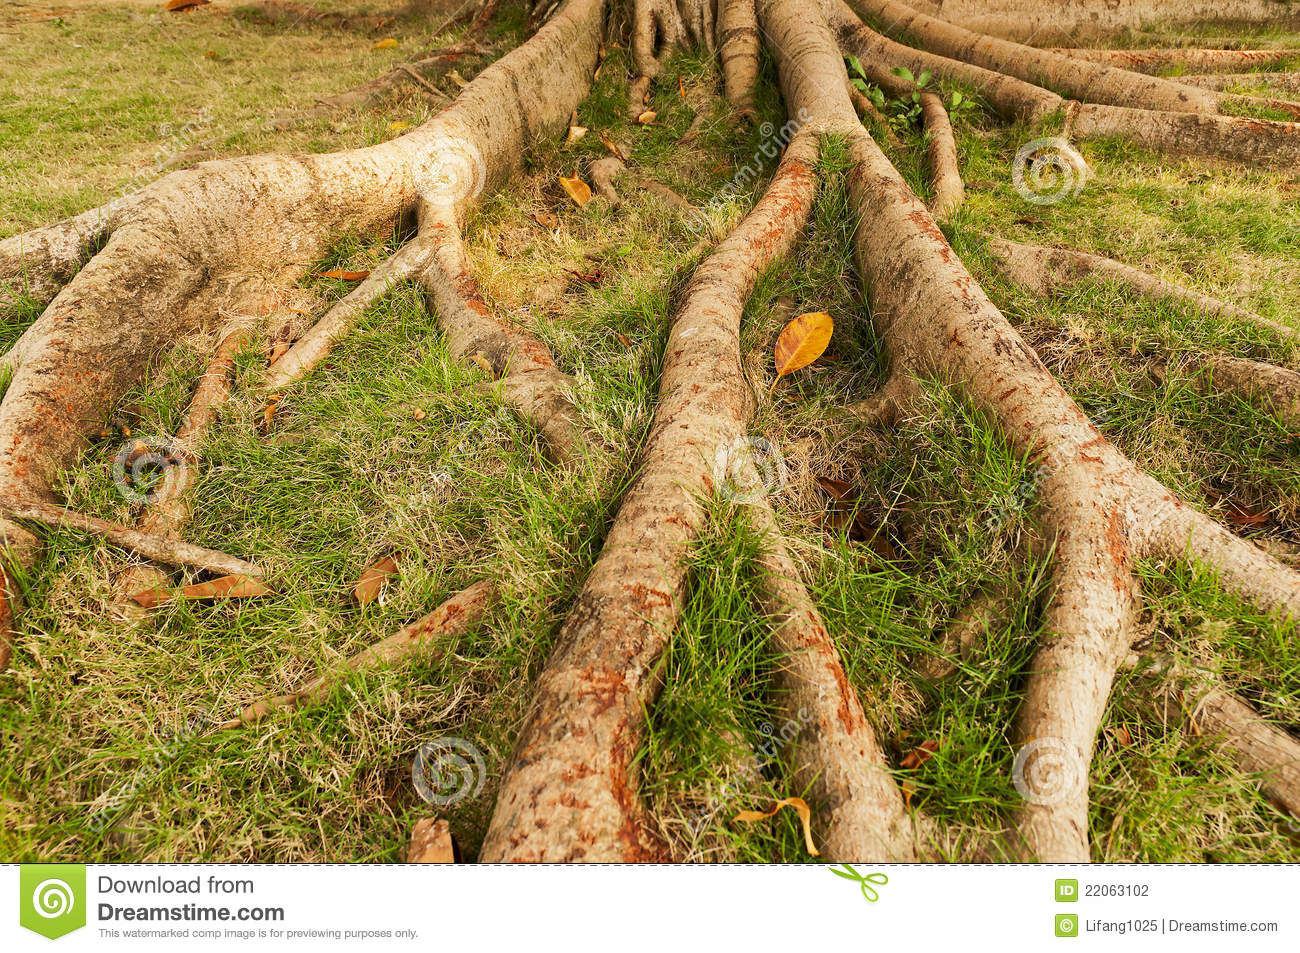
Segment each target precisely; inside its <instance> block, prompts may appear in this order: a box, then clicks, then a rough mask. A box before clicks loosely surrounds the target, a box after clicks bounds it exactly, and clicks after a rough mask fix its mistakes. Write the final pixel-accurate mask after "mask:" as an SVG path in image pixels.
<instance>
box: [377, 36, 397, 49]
mask: <svg viewBox="0 0 1300 953" xmlns="http://www.w3.org/2000/svg"><path fill="white" fill-rule="evenodd" d="M396 46H397V41H396V40H394V39H393V38H392V37H391V36H386V37H384V38H383V39H382V40H379V41H378V42H376V43H375V45H374V46H372V47H371V49H372V50H391V49H393V48H395V47H396Z"/></svg>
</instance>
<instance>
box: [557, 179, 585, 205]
mask: <svg viewBox="0 0 1300 953" xmlns="http://www.w3.org/2000/svg"><path fill="white" fill-rule="evenodd" d="M560 186H561V187H562V188H563V189H564V191H565V192H567V193H569V198H571V199H573V201H574V203H575V204H576V205H577V206H578V208H583V207H584V206H586V204H587V203H588V202H590V201H591V186H589V185H588V184H587V183H586V182H584V181H582V179H580V178H578V173H577V170H576V169H575V170H574V173H573V178H571V179H566V178H565V177H564V176H560Z"/></svg>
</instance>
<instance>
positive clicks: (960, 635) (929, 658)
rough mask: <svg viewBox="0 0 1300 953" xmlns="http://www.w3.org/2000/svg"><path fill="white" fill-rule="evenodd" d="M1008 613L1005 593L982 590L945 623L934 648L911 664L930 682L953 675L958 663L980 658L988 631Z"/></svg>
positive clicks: (1009, 606)
mask: <svg viewBox="0 0 1300 953" xmlns="http://www.w3.org/2000/svg"><path fill="white" fill-rule="evenodd" d="M1011 612H1012V605H1011V602H1010V600H1009V599H1008V598H1007V596H1006V593H1003V592H984V593H981V594H980V595H978V596H976V597H975V598H974V599H972V600H971V601H970V602H969V603H967V604H966V607H965V608H963V609H962V610H961V611H960V612H958V613H957V615H956V616H954V617H953V618H952V619H951V620H950V621H949V622H948V624H947V625H946V626H944V628H943V631H942V632H941V633H940V634H939V639H938V642H937V644H936V645H935V651H934V652H933V653H932V654H929V655H926V656H924V657H922V658H921V659H918V660H916V661H915V662H914V663H913V664H914V665H915V666H916V670H917V672H918V673H920V675H921V677H922V678H926V679H928V680H930V681H932V682H939V681H943V680H944V679H945V678H949V677H951V676H952V675H954V674H956V672H957V668H958V663H959V662H961V663H966V664H969V663H971V662H973V661H975V660H976V659H978V658H979V656H980V655H981V654H982V653H983V652H984V647H985V644H986V643H987V641H988V634H989V632H990V631H992V630H993V629H994V628H996V627H997V626H998V625H1000V624H1002V623H1003V622H1004V621H1005V620H1006V618H1007V617H1008V616H1009V615H1010V614H1011Z"/></svg>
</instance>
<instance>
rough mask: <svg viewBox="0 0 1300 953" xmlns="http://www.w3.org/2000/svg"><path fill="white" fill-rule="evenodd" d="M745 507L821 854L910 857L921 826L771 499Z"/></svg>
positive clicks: (800, 784) (798, 769) (798, 778)
mask: <svg viewBox="0 0 1300 953" xmlns="http://www.w3.org/2000/svg"><path fill="white" fill-rule="evenodd" d="M749 515H750V519H751V521H752V522H753V523H754V527H755V529H757V530H758V531H759V533H760V534H761V535H762V537H763V540H764V547H763V551H762V554H761V556H760V560H759V561H760V565H761V567H762V569H763V573H762V575H761V577H760V592H761V598H762V602H763V607H764V609H765V611H766V613H767V615H768V617H769V618H770V619H771V620H772V622H773V632H772V644H773V647H774V648H775V649H776V651H777V652H778V653H779V654H780V656H781V663H780V665H779V666H778V668H777V670H776V682H777V694H776V701H777V702H778V703H779V705H780V708H781V717H782V721H783V725H784V726H789V728H790V732H789V733H790V734H791V735H792V736H793V737H792V738H790V739H789V740H790V742H791V748H792V751H791V760H792V762H793V764H794V775H793V780H794V787H795V789H796V790H799V791H806V792H808V793H807V794H806V795H805V797H806V798H807V800H808V801H809V802H810V804H811V805H812V807H813V810H814V811H815V812H816V818H817V824H815V825H814V827H815V830H816V832H817V833H819V834H820V833H822V832H824V835H823V836H822V837H821V838H820V839H819V845H818V846H819V848H820V850H821V854H822V856H823V857H825V858H826V859H827V860H837V859H838V860H845V861H850V860H865V859H868V858H870V859H873V860H891V861H896V862H905V861H911V860H915V859H916V856H917V851H916V846H915V844H914V840H915V838H916V836H917V832H916V831H915V830H914V829H913V822H912V818H911V817H909V815H908V812H907V809H906V806H905V805H904V802H903V797H902V793H901V792H900V790H899V787H898V785H897V784H895V783H894V780H893V778H892V777H891V776H890V773H889V764H888V761H887V760H886V758H885V753H884V751H883V750H881V747H880V744H879V742H878V741H877V740H876V736H875V732H874V731H872V728H871V725H870V723H869V722H868V721H867V718H866V715H865V714H864V713H863V711H862V705H861V703H860V702H859V701H858V696H857V693H856V692H855V691H854V690H853V688H852V687H851V686H850V684H849V681H848V676H847V675H846V674H845V672H844V667H843V664H842V663H841V662H840V657H839V652H837V651H836V649H835V644H834V642H832V641H831V638H830V634H829V633H828V632H827V631H826V627H825V625H823V624H822V620H821V616H820V614H819V613H818V612H817V607H816V605H815V604H814V602H813V600H812V597H811V596H810V595H809V594H808V590H807V589H806V588H805V587H804V584H803V583H802V582H801V581H800V579H799V573H798V570H797V569H796V568H795V565H794V562H793V560H791V558H790V554H789V552H788V551H787V550H786V547H785V543H784V542H783V541H782V539H781V531H780V529H779V527H778V525H777V521H776V516H775V514H774V513H773V511H772V507H771V504H770V503H768V501H767V500H762V501H760V502H759V503H758V504H757V505H755V506H753V507H751V509H750V512H749ZM782 733H783V737H784V736H785V734H786V729H785V728H784V727H783V729H782Z"/></svg>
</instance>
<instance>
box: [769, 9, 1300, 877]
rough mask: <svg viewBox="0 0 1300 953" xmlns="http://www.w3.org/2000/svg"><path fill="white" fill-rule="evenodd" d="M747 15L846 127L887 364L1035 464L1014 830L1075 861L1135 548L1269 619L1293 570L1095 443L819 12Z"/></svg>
mask: <svg viewBox="0 0 1300 953" xmlns="http://www.w3.org/2000/svg"><path fill="white" fill-rule="evenodd" d="M759 17H760V22H761V23H762V24H763V27H764V32H765V34H766V35H768V36H770V37H771V38H772V41H773V43H772V46H773V49H774V51H775V53H776V56H777V64H778V69H779V71H780V75H781V82H782V88H783V91H784V93H785V98H786V103H787V106H788V108H789V109H790V110H791V111H795V110H798V109H800V108H805V109H808V110H809V113H810V114H811V115H812V116H813V117H814V119H813V122H814V123H818V122H820V123H822V124H824V126H825V127H827V128H834V129H837V130H839V129H843V130H844V131H845V135H846V137H847V138H848V142H849V155H850V159H851V161H852V162H853V165H852V166H851V168H850V173H849V188H850V195H851V197H852V199H853V201H854V202H855V204H856V205H857V208H858V210H859V212H860V214H861V221H862V222H863V223H869V225H868V224H864V225H863V226H862V227H860V228H859V229H858V231H857V234H856V260H857V263H858V267H859V268H860V269H861V271H862V273H863V275H864V277H865V278H866V279H867V282H868V285H869V287H870V289H871V301H870V304H871V313H872V320H873V322H874V323H875V324H876V326H877V331H878V334H879V335H880V337H881V339H882V340H883V341H884V342H885V343H886V346H887V347H888V349H889V352H890V356H891V358H892V363H893V371H894V373H895V374H898V373H900V372H902V373H907V374H909V375H911V376H914V377H932V378H937V379H940V380H945V381H948V382H950V386H952V387H953V388H954V389H955V391H956V392H957V393H958V394H959V395H961V396H962V397H964V399H966V400H967V401H969V402H970V403H971V404H972V405H973V406H974V408H975V409H977V410H978V411H979V412H981V413H984V414H987V415H988V418H989V419H991V420H993V421H994V422H995V423H996V424H997V425H998V426H999V427H1000V428H1001V429H1002V431H1003V432H1004V433H1005V434H1006V436H1007V438H1008V439H1009V440H1010V441H1011V442H1012V444H1013V446H1014V447H1015V448H1016V449H1017V451H1018V452H1022V453H1025V454H1026V455H1027V456H1029V457H1030V458H1031V459H1032V460H1033V461H1034V462H1035V464H1036V465H1037V466H1038V473H1039V475H1040V478H1039V481H1038V487H1039V498H1038V511H1039V513H1040V516H1041V520H1042V522H1043V524H1044V528H1045V529H1046V530H1047V531H1048V533H1049V535H1050V537H1051V541H1052V542H1053V543H1054V548H1053V553H1054V561H1053V575H1054V581H1055V588H1054V591H1053V593H1052V596H1051V598H1050V600H1049V603H1048V605H1047V607H1046V611H1045V614H1044V626H1045V628H1046V630H1047V632H1048V633H1049V635H1048V636H1046V637H1045V638H1044V639H1043V641H1042V643H1041V645H1040V648H1039V651H1038V654H1037V657H1036V658H1035V659H1034V661H1033V663H1032V666H1031V674H1030V676H1029V680H1028V684H1027V686H1026V694H1025V700H1024V704H1023V706H1022V709H1021V714H1020V717H1019V723H1018V735H1019V737H1020V738H1021V739H1022V741H1023V742H1024V743H1025V744H1026V745H1027V747H1026V749H1025V750H1024V751H1022V752H1021V755H1022V756H1023V757H1024V758H1025V759H1026V760H1028V759H1030V758H1033V757H1034V755H1035V753H1036V752H1038V754H1039V757H1038V759H1037V762H1036V763H1037V764H1038V765H1039V767H1040V768H1041V766H1042V765H1043V764H1044V763H1045V762H1044V761H1043V758H1042V756H1041V754H1042V750H1041V749H1042V748H1043V746H1048V747H1050V748H1051V749H1052V751H1053V752H1055V754H1056V756H1057V759H1056V760H1057V763H1058V764H1057V766H1058V767H1062V768H1063V769H1064V770H1066V771H1068V772H1069V773H1068V775H1067V776H1066V780H1068V782H1069V783H1068V784H1065V785H1064V786H1063V787H1062V788H1061V789H1060V790H1059V791H1056V792H1054V796H1053V797H1052V798H1050V799H1040V798H1037V797H1034V798H1027V803H1026V805H1025V806H1024V807H1023V808H1022V810H1021V811H1019V812H1018V816H1017V818H1016V830H1017V835H1016V836H1017V837H1018V838H1019V839H1020V841H1021V843H1020V844H1019V848H1018V849H1019V850H1021V851H1023V852H1024V853H1025V854H1027V855H1030V856H1035V857H1038V858H1039V859H1042V860H1063V861H1064V860H1068V861H1080V860H1086V859H1087V857H1088V848H1087V841H1086V831H1087V806H1088V795H1087V766H1088V764H1089V762H1090V760H1091V752H1092V750H1093V745H1094V741H1095V736H1096V732H1097V729H1098V726H1099V724H1100V720H1101V716H1102V713H1103V711H1104V707H1105V700H1106V697H1107V695H1108V693H1109V690H1110V686H1111V684H1112V681H1113V678H1114V674H1115V671H1116V669H1117V668H1118V666H1119V664H1120V663H1121V661H1122V660H1123V658H1124V655H1125V654H1126V653H1127V651H1128V647H1129V645H1130V643H1131V641H1132V638H1131V636H1132V632H1133V626H1134V622H1133V619H1134V604H1135V599H1136V593H1135V591H1134V590H1135V587H1136V582H1135V578H1134V574H1133V569H1132V567H1133V564H1134V561H1135V560H1136V559H1138V558H1142V557H1162V558H1172V559H1184V558H1187V557H1188V556H1190V557H1191V558H1193V559H1197V560H1200V561H1202V562H1204V563H1206V564H1208V565H1210V566H1212V567H1213V568H1215V569H1216V570H1217V571H1218V572H1219V576H1220V579H1221V580H1222V581H1223V583H1224V585H1225V586H1226V587H1227V588H1229V589H1231V590H1233V591H1235V592H1237V593H1238V594H1239V595H1241V596H1243V597H1244V598H1246V599H1248V600H1250V601H1253V602H1254V603H1255V604H1256V605H1258V606H1259V607H1261V608H1262V609H1264V610H1265V611H1269V612H1273V613H1276V614H1278V615H1279V616H1282V617H1283V618H1285V617H1288V616H1292V617H1300V575H1298V574H1297V573H1295V572H1294V571H1292V570H1290V569H1287V568H1286V567H1284V566H1282V565H1281V564H1280V563H1278V562H1276V561H1275V560H1272V559H1271V558H1269V557H1267V556H1264V555H1263V554H1262V553H1260V552H1259V551H1258V550H1256V549H1255V547H1253V546H1251V545H1250V544H1249V543H1247V542H1245V541H1243V540H1241V539H1239V538H1238V537H1236V536H1233V535H1232V534H1231V533H1229V532H1228V531H1226V530H1225V529H1223V527H1221V526H1219V525H1218V524H1217V523H1215V522H1214V521H1213V520H1211V519H1209V518H1208V517H1205V516H1204V515H1202V514H1199V513H1196V512H1195V511H1194V510H1192V509H1191V508H1190V507H1187V506H1186V505H1185V504H1183V503H1181V502H1180V501H1179V500H1177V499H1176V498H1175V497H1174V496H1173V494H1171V493H1170V492H1169V491H1168V490H1166V489H1165V488H1164V487H1162V486H1160V484H1158V483H1157V482H1156V481H1154V480H1152V479H1151V478H1150V477H1148V476H1146V475H1145V474H1143V473H1141V472H1140V471H1139V470H1137V468H1136V467H1134V466H1133V464H1132V463H1131V462H1130V461H1128V460H1127V459H1126V458H1125V457H1124V456H1123V455H1122V454H1121V453H1120V452H1119V451H1118V450H1116V449H1115V448H1114V447H1113V446H1111V445H1110V444H1109V442H1108V441H1107V440H1106V439H1105V437H1104V436H1103V435H1102V434H1101V433H1100V432H1099V431H1098V430H1097V429H1096V428H1095V427H1094V426H1093V425H1092V424H1091V422H1090V421H1089V420H1088V419H1087V417H1086V416H1085V415H1084V414H1083V412H1082V411H1080V410H1079V408H1078V407H1077V406H1076V405H1075V404H1074V402H1073V401H1072V400H1071V399H1070V398H1069V396H1068V395H1067V394H1066V393H1065V392H1064V390H1062V388H1061V386H1060V385H1059V384H1058V383H1057V382H1056V380H1055V379H1054V378H1053V377H1052V376H1051V374H1050V373H1049V372H1048V371H1047V369H1046V367H1044V366H1043V364H1042V362H1041V361H1040V360H1039V359H1038V357H1037V356H1036V355H1035V354H1034V352H1033V351H1032V350H1031V349H1030V348H1029V347H1028V346H1027V345H1026V344H1025V343H1024V341H1022V340H1021V339H1020V337H1019V335H1017V334H1016V332H1015V331H1014V329H1012V328H1011V326H1010V325H1009V324H1008V323H1007V321H1006V319H1005V318H1004V317H1003V316H1002V314H1001V313H1000V312H998V310H997V309H996V308H995V307H994V306H993V304H992V302H990V301H989V300H988V298H987V296H985V294H984V293H983V291H982V290H981V289H980V288H979V286H978V284H977V283H976V282H975V281H974V279H973V278H972V277H971V276H970V274H969V273H968V272H967V271H966V269H965V267H964V266H963V265H962V263H961V261H960V260H959V259H958V257H957V256H956V255H955V254H954V253H953V251H952V249H951V248H950V247H949V246H948V244H947V242H946V241H945V240H944V237H943V234H942V232H940V231H939V229H938V228H937V227H936V226H935V224H934V221H933V219H932V218H931V216H930V215H929V213H928V212H927V210H926V209H925V207H924V206H923V205H922V204H921V203H920V202H919V200H918V199H917V198H916V197H915V195H913V194H912V192H911V190H910V189H909V188H908V187H907V185H906V184H905V182H904V181H903V180H902V178H901V177H900V176H899V175H898V173H897V172H896V170H894V168H893V167H892V166H891V165H890V164H889V162H888V160H887V159H886V158H885V156H884V155H883V154H882V153H881V152H880V150H879V149H878V148H877V147H876V145H875V143H873V142H872V141H871V140H870V138H869V137H867V136H866V135H865V134H864V133H863V131H862V129H861V126H860V125H859V124H858V123H857V120H856V117H855V116H854V115H853V111H852V106H851V104H850V103H849V101H848V97H847V95H844V94H841V95H840V96H836V95H834V94H835V92H836V91H837V90H842V89H843V83H842V80H840V76H841V75H842V70H843V66H842V64H841V61H840V53H839V50H838V49H836V47H835V44H834V41H833V39H832V36H831V33H830V31H829V30H828V29H827V26H826V25H825V24H824V23H823V22H819V20H818V18H815V17H808V16H807V14H806V12H804V13H803V14H802V15H801V13H800V12H799V11H797V10H796V9H795V8H794V6H793V5H792V4H791V3H790V2H789V0H761V2H760V3H759ZM1108 108H1114V107H1108ZM1165 115H1174V114H1165ZM1192 118H1194V119H1196V120H1200V119H1203V118H1205V117H1192ZM1030 744H1032V745H1033V746H1034V747H1033V748H1029V747H1028V745H1030ZM1039 774H1040V775H1046V776H1049V777H1050V776H1051V772H1050V771H1048V772H1042V771H1040V772H1039ZM1031 790H1032V789H1031Z"/></svg>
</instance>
